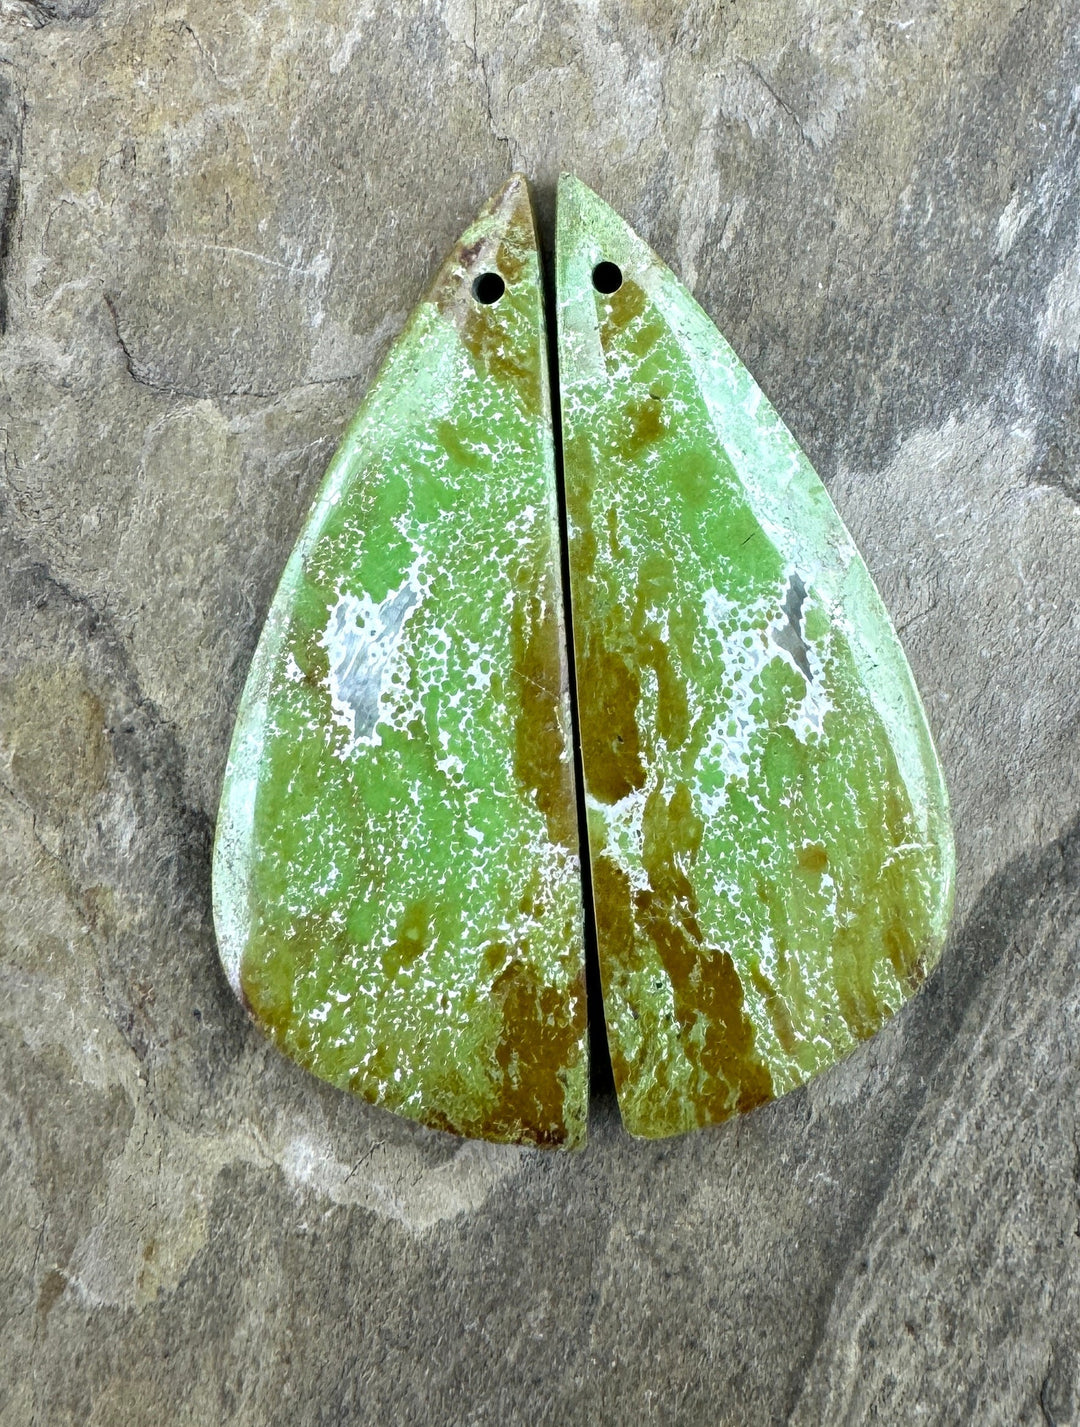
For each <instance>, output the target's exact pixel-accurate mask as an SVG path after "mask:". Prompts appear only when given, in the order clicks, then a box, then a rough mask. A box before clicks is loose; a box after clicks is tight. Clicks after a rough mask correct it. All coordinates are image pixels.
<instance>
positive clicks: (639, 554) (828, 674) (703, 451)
mask: <svg viewBox="0 0 1080 1427" xmlns="http://www.w3.org/2000/svg"><path fill="white" fill-rule="evenodd" d="M556 253H557V301H558V342H559V384H560V397H561V407H562V433H563V452H564V462H565V474H566V499H567V509H568V516H569V526H570V548H569V560H570V572H571V592H572V601H571V604H572V610H573V630H574V647H575V663H576V670H577V687H578V701H579V718H580V728H581V742H582V759H583V768H584V779H585V791H586V800H587V806H588V833H589V857H590V863H591V868H592V879H593V890H594V895H595V904H596V919H597V936H598V945H599V956H600V971H601V979H602V983H603V995H604V1015H605V1020H606V1025H607V1034H608V1043H609V1046H610V1050H611V1058H612V1064H613V1068H614V1074H615V1082H616V1087H617V1090H618V1096H619V1104H620V1107H621V1110H622V1115H623V1119H624V1122H625V1124H626V1126H627V1128H628V1129H630V1130H631V1131H632V1132H633V1133H634V1134H637V1135H648V1136H661V1135H670V1134H674V1133H676V1132H678V1131H682V1130H687V1129H690V1128H692V1127H694V1126H699V1125H706V1124H710V1123H714V1122H716V1121H719V1120H723V1119H725V1118H726V1117H727V1116H729V1115H731V1114H733V1113H735V1112H736V1111H740V1110H747V1109H750V1108H752V1107H753V1106H755V1105H758V1104H760V1103H761V1102H762V1101H765V1100H767V1099H769V1098H770V1097H771V1096H774V1095H779V1094H781V1093H782V1092H784V1091H785V1090H788V1089H790V1088H791V1087H793V1086H795V1085H798V1084H800V1083H801V1082H802V1081H805V1080H806V1079H807V1078H808V1077H809V1076H811V1075H813V1074H815V1072H817V1071H819V1070H821V1069H822V1068H823V1067H825V1066H827V1065H829V1064H831V1063H832V1062H834V1061H835V1060H837V1059H838V1058H839V1057H840V1056H843V1055H844V1054H846V1053H847V1052H848V1051H850V1050H851V1049H852V1047H853V1046H854V1045H855V1044H856V1043H857V1042H858V1041H860V1040H863V1039H865V1038H866V1037H867V1036H870V1035H872V1034H873V1032H874V1031H876V1030H877V1028H878V1027H879V1026H880V1025H881V1024H882V1022H883V1021H884V1020H885V1019H886V1017H888V1016H889V1015H891V1014H892V1013H893V1012H894V1011H895V1010H896V1009H897V1008H898V1007H899V1005H900V1004H901V1002H902V1001H904V999H905V998H906V997H907V996H909V995H910V994H911V993H912V992H913V991H914V990H915V988H916V987H917V986H918V985H919V984H920V982H921V981H922V979H923V978H924V976H925V975H926V972H927V970H928V969H929V968H930V967H931V966H932V965H933V964H934V962H935V961H936V959H937V957H938V955H939V952H940V949H941V946H942V942H943V939H944V935H945V929H946V924H947V921H948V915H949V909H950V903H951V895H952V877H953V844H952V833H951V828H950V822H949V814H948V804H947V798H946V792H945V785H944V781H943V778H942V773H941V769H940V766H939V764H938V760H937V756H936V754H935V751H934V747H933V743H932V741H931V737H930V733H929V730H928V728H927V723H926V717H925V714H924V712H923V709H922V705H921V703H920V700H919V695H918V692H917V690H916V687H915V684H914V681H913V679H912V676H911V672H910V670H909V668H908V665H907V661H906V660H905V658H904V654H903V651H902V650H901V648H900V644H899V642H898V640H897V637H896V635H895V633H894V631H893V628H892V625H891V624H890V622H889V618H888V615H887V614H886V611H885V609H884V606H883V605H882V602H881V599H880V597H879V595H878V593H877V591H876V590H875V588H874V585H873V583H872V581H871V579H870V576H869V574H868V573H867V570H866V567H865V565H864V564H863V561H862V560H861V558H860V557H859V555H858V553H857V551H856V550H855V548H854V546H853V544H852V541H851V539H850V537H849V535H848V533H847V531H846V530H845V529H844V526H843V524H842V523H841V521H840V518H839V517H838V515H837V513H836V511H835V509H834V507H833V505H832V503H831V501H830V500H829V497H828V495H827V494H826V492H825V489H824V487H823V486H822V484H821V482H820V480H819V479H818V477H817V476H816V475H815V473H814V471H813V469H812V468H811V466H810V463H809V462H808V461H807V459H806V457H805V456H804V455H803V453H802V451H801V450H800V449H799V447H798V446H797V445H796V443H795V441H794V440H793V439H792V437H791V435H790V433H789V432H788V430H787V429H786V427H785V426H784V424H783V423H782V421H781V420H780V418H779V417H778V416H777V414H776V412H775V411H774V410H773V408H772V407H771V406H770V405H769V403H768V401H767V400H766V399H765V397H764V396H763V395H762V392H761V390H760V388H759V387H758V386H757V385H756V383H755V382H754V380H753V378H752V377H751V376H750V374H749V372H748V371H747V370H746V368H745V367H744V366H743V365H742V364H741V363H740V362H739V360H738V359H737V358H736V356H735V354H734V352H733V351H732V350H731V348H730V347H729V346H728V344H727V343H726V342H725V341H724V339H723V338H722V337H721V336H720V334H719V332H717V330H716V328H715V327H714V326H713V324H712V323H711V322H710V320H709V319H708V317H707V316H706V315H705V313H704V312H703V311H702V310H701V308H700V307H699V306H698V305H697V303H696V302H694V300H693V298H692V297H691V296H690V294H689V293H688V292H687V290H686V289H685V288H684V287H683V286H682V284H681V283H680V282H678V281H677V279H676V278H675V277H674V275H673V274H672V273H671V272H670V271H669V270H668V268H666V267H665V266H664V264H663V263H662V262H661V261H660V260H659V259H658V258H657V257H656V255H655V254H654V253H653V252H652V251H651V250H650V249H649V248H648V247H647V246H646V245H645V244H644V243H643V242H642V241H641V240H640V239H639V238H638V237H637V236H636V235H635V234H634V233H633V232H632V231H631V229H630V228H629V227H628V226H627V225H626V224H625V223H624V222H623V221H622V219H621V218H619V217H618V215H617V214H616V213H614V212H613V211H612V210H611V209H610V208H609V207H608V206H607V205H606V204H604V203H603V202H601V200H600V199H599V198H598V197H597V196H596V195H595V194H594V193H592V192H591V191H590V190H589V189H588V188H586V187H585V186H584V185H583V184H581V183H580V182H578V181H577V180H576V179H573V178H570V177H564V179H563V180H562V182H561V184H560V187H559V199H558V232H557V248H556ZM601 265H607V266H601Z"/></svg>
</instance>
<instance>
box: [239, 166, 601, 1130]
mask: <svg viewBox="0 0 1080 1427" xmlns="http://www.w3.org/2000/svg"><path fill="white" fill-rule="evenodd" d="M485 273H497V274H500V275H501V277H502V279H503V281H504V283H505V291H504V293H503V295H502V297H501V298H499V300H498V301H496V302H494V303H489V304H485V303H484V302H482V301H480V300H478V298H477V297H476V296H475V295H474V292H473V284H474V280H475V279H476V278H477V277H478V276H480V275H482V274H485ZM558 570H559V549H558V523H557V511H556V498H555V479H554V469H553V459H552V437H551V408H550V394H549V389H548V375H547V348H546V341H545V326H544V314H543V300H542V288H541V282H540V271H539V260H538V253H537V246H536V237H535V230H534V225H533V217H532V211H531V207H530V203H529V196H528V189H527V185H526V183H525V181H524V179H523V178H522V177H521V176H520V175H518V176H515V177H514V178H513V179H512V180H511V181H510V183H509V184H508V186H507V187H506V188H505V189H504V190H503V192H502V193H501V194H500V195H498V197H497V198H495V199H494V200H493V201H492V203H491V204H490V205H489V206H488V208H487V209H485V211H484V212H483V213H482V214H481V216H480V217H479V219H478V220H477V222H476V223H475V224H474V225H473V227H471V228H470V229H469V230H468V232H467V233H466V234H465V235H464V237H463V238H462V240H461V242H460V244H459V245H458V247H457V248H456V250H455V251H454V252H453V253H452V254H451V256H450V258H449V259H448V260H447V262H446V264H445V266H444V267H443V269H442V270H441V272H440V273H439V275H438V277H437V278H436V280H435V283H434V285H433V287H432V289H431V291H430V292H429V293H428V295H427V297H426V298H425V300H424V301H423V302H422V303H421V304H420V306H419V307H418V308H417V309H416V311H415V312H414V313H413V315H412V317H411V318H410V320H409V323H408V326H407V327H406V329H405V331H404V332H403V333H402V335H401V337H400V338H399V340H398V341H397V343H396V344H395V346H394V347H393V349H392V350H391V352H390V354H389V355H388V357H387V359H386V361H385V363H384V365H383V367H382V370H381V371H380V373H379V376H378V378H377V379H376V381H375V383H374V385H373V386H372V387H371V388H370V390H369V392H368V394H367V397H366V399H365V401H364V403H363V406H362V407H361V409H360V411H359V413H358V414H357V416H356V418H355V420H354V421H353V423H352V425H351V426H350V428H349V430H348V433H347V434H346V436H345V439H344V441H343V443H342V445H341V448H340V449H339V451H338V453H337V455H336V456H335V457H334V459H333V461H332V463H331V465H330V468H329V470H328V472H327V474H326V478H325V481H324V483H323V486H322V489H321V490H320V492H319V495H318V499H317V500H316V502H315V505H314V507H313V509H312V511H311V514H310V516H309V517H308V520H307V523H306V525H305V527H304V530H303V532H302V534H301V536H300V539H299V541H298V543H297V545H296V548H295V549H294V551H293V553H292V555H291V557H290V559H289V562H288V565H287V566H286V569H285V573H284V575H283V576H282V580H281V584H280V586H279V588H278V591H277V594H276V595H275V597H274V601H273V605H272V607H271V609H270V613H269V615H268V617H267V621H266V626H265V628H264V630H263V634H262V638H261V640H260V642H259V646H258V650H257V652H256V654H255V658H254V662H253V664H252V668H251V673H250V676H249V678H248V682H247V686H246V688H245V690H244V695H243V699H242V702H241V706H240V711H239V715H238V718H237V724H236V731H235V735H234V739H233V744H232V750H231V754H230V758H229V765H228V770H227V773H226V777H225V785H224V790H223V793H222V803H221V812H220V816H219V819H218V830H217V840H216V845H215V851H214V915H215V920H216V924H217V931H218V940H219V944H220V948H221V956H222V961H223V963H224V966H225V970H226V972H227V974H228V977H229V980H230V982H231V983H232V985H233V987H234V989H235V990H236V992H237V994H238V995H239V996H240V997H241V999H242V1000H243V1002H244V1004H245V1005H246V1006H247V1008H248V1009H249V1010H250V1012H251V1014H252V1015H253V1016H254V1017H255V1019H256V1021H257V1022H258V1023H259V1025H260V1026H261V1027H262V1028H263V1029H264V1030H265V1031H266V1032H267V1033H268V1034H269V1035H270V1036H271V1037H272V1038H273V1040H274V1041H275V1042H276V1043H277V1044H278V1045H279V1046H280V1047H281V1049H282V1050H283V1051H285V1052H286V1054H288V1055H290V1056H292V1057H293V1059H295V1060H297V1061H299V1062H300V1064H301V1065H304V1066H306V1067H307V1068H308V1069H309V1070H311V1071H313V1072H314V1073H315V1074H316V1075H318V1076H321V1077H322V1078H323V1079H325V1080H328V1081H330V1082H331V1083H333V1084H334V1085H339V1086H342V1087H344V1088H346V1089H348V1090H351V1091H353V1092H354V1093H355V1094H357V1095H359V1096H362V1097H363V1098H364V1099H366V1100H370V1101H373V1102H375V1103H377V1104H380V1105H383V1106H386V1107H387V1108H389V1109H391V1110H394V1111H397V1112H399V1113H400V1114H403V1115H408V1116H411V1117H413V1118H414V1119H417V1120H420V1121H422V1122H423V1123H424V1124H426V1125H431V1126H436V1127H439V1128H442V1129H447V1130H453V1131H456V1132H457V1133H459V1134H464V1135H472V1136H480V1137H483V1138H487V1139H492V1140H501V1141H509V1142H513V1143H519V1144H537V1145H568V1146H573V1145H579V1144H581V1143H582V1142H583V1141H584V1137H585V1120H586V1110H587V1096H588V1087H587V1063H588V1056H587V1036H586V1017H585V983H584V967H583V955H582V905H581V887H580V866H579V861H578V844H577V826H576V813H575V798H574V787H573V777H572V760H571V756H570V710H569V704H568V697H567V670H566V658H565V652H564V642H563V616H562V605H561V594H560V587H559V576H558Z"/></svg>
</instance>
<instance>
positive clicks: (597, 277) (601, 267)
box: [592, 262, 622, 293]
mask: <svg viewBox="0 0 1080 1427" xmlns="http://www.w3.org/2000/svg"><path fill="white" fill-rule="evenodd" d="M592 285H593V287H595V288H596V290H597V292H603V293H611V292H618V290H619V288H620V287H622V268H621V267H619V265H618V263H609V262H602V263H597V265H596V267H594V268H593V270H592Z"/></svg>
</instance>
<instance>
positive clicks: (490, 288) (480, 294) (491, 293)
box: [472, 273, 506, 307]
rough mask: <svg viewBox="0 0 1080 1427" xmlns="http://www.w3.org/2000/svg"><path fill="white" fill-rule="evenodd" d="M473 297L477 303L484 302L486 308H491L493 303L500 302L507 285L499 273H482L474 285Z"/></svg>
mask: <svg viewBox="0 0 1080 1427" xmlns="http://www.w3.org/2000/svg"><path fill="white" fill-rule="evenodd" d="M472 290H473V297H475V298H476V300H477V302H482V303H483V304H484V306H485V307H490V306H491V304H492V303H493V302H498V300H499V298H500V297H502V295H503V293H504V292H505V291H506V283H504V282H503V280H502V278H501V277H500V276H499V274H498V273H481V274H480V276H479V277H478V278H477V279H476V281H475V282H474V283H473V285H472Z"/></svg>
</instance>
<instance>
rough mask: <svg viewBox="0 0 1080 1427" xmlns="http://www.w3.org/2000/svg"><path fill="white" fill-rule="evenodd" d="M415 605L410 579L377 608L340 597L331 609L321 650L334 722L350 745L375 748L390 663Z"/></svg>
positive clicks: (416, 595) (362, 598) (367, 599)
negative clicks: (340, 725)
mask: <svg viewBox="0 0 1080 1427" xmlns="http://www.w3.org/2000/svg"><path fill="white" fill-rule="evenodd" d="M419 602H420V595H419V592H418V591H417V589H416V588H415V587H414V585H413V584H412V582H411V581H407V582H406V583H405V584H404V585H402V587H401V589H400V590H391V591H390V593H389V594H388V595H387V596H386V598H385V599H384V600H383V601H382V603H381V604H375V603H374V601H373V600H372V599H371V597H370V595H367V594H364V595H362V596H360V598H359V599H358V598H357V597H356V596H355V595H350V594H343V595H342V596H341V597H340V598H339V599H338V602H337V604H336V605H335V606H334V607H333V609H332V610H331V611H330V619H329V621H328V623H327V626H326V629H325V631H324V633H323V639H322V643H323V647H324V648H325V649H326V652H327V654H328V656H329V663H330V701H331V704H332V706H333V710H334V714H335V716H336V718H337V720H338V722H340V723H343V724H344V725H345V726H346V727H347V728H348V730H349V733H350V735H351V737H350V742H349V747H348V749H347V750H346V752H350V753H351V752H352V750H353V749H354V748H355V747H356V746H357V745H358V744H368V745H370V746H374V745H375V744H377V743H379V742H380V741H381V740H380V739H379V738H378V737H377V736H376V734H375V725H376V723H377V722H378V719H379V705H380V702H381V700H382V696H383V692H384V689H385V685H386V677H387V673H388V671H389V667H390V662H391V660H392V659H393V656H394V653H395V651H396V649H397V647H398V645H399V644H400V642H401V635H402V630H403V628H404V625H405V620H406V618H407V617H408V615H409V613H410V612H411V611H412V610H413V609H415V608H416V606H417V605H418V604H419Z"/></svg>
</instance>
